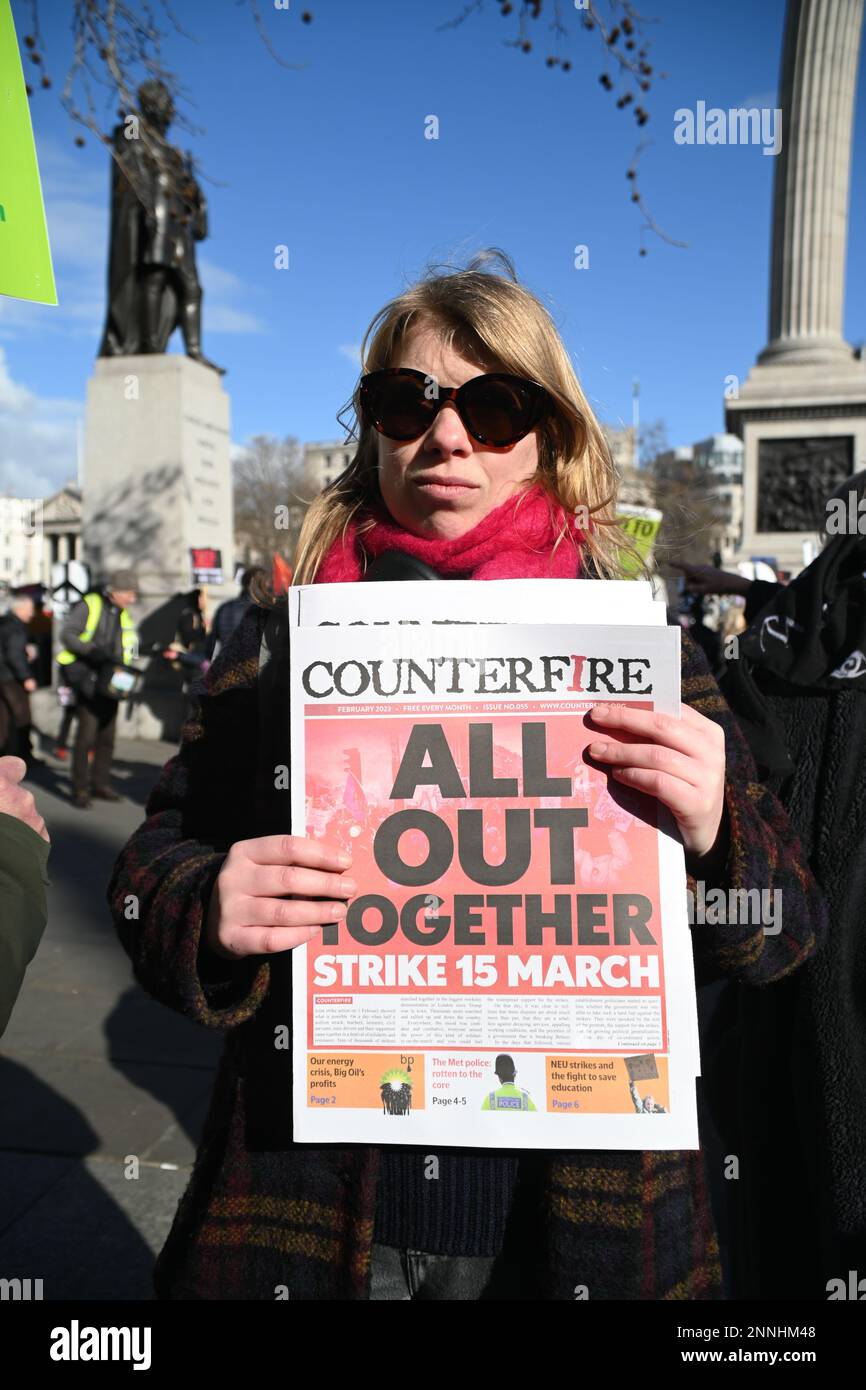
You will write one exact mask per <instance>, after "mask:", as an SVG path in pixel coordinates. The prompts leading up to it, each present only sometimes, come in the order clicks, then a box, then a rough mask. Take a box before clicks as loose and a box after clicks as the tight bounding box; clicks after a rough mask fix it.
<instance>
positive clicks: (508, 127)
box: [0, 0, 866, 495]
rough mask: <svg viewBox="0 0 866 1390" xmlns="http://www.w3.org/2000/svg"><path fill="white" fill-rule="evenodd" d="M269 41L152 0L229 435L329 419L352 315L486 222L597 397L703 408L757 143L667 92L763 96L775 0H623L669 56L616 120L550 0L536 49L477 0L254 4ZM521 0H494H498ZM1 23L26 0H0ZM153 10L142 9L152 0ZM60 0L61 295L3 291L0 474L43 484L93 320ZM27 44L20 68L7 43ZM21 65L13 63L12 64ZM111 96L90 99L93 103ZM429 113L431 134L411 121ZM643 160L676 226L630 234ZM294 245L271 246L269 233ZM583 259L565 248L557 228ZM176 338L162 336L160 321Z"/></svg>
mask: <svg viewBox="0 0 866 1390" xmlns="http://www.w3.org/2000/svg"><path fill="white" fill-rule="evenodd" d="M260 6H261V11H262V14H263V16H264V22H265V25H266V28H267V32H268V34H269V35H270V37H271V38H272V41H273V43H274V46H275V48H276V49H277V51H278V52H279V53H280V54H281V56H282V57H283V58H284V59H285V60H286V61H287V62H289V63H292V64H296V65H298V66H297V67H293V68H286V67H282V66H280V65H278V64H277V63H276V62H275V61H274V59H273V57H271V55H270V54H269V53H268V51H267V50H266V48H265V46H264V44H263V42H262V39H261V38H260V36H259V34H258V32H257V30H256V27H255V24H254V21H253V18H252V14H251V11H250V9H249V7H248V5H247V4H244V3H242V4H240V5H236V4H233V3H229V0H220V3H219V4H214V3H213V0H177V3H176V5H175V6H174V10H175V13H176V14H177V15H178V17H179V19H180V22H181V23H182V24H183V26H184V28H185V30H186V31H187V32H188V34H190V35H192V36H194V39H193V40H191V39H190V38H187V37H183V36H181V35H178V34H176V33H174V32H172V31H171V25H170V23H169V21H168V20H167V19H165V21H164V25H163V27H164V29H165V30H166V40H165V44H164V50H163V55H164V61H165V63H166V66H167V67H169V68H170V69H173V70H175V71H177V72H178V73H179V74H181V77H182V81H183V85H184V88H185V91H186V94H187V96H188V100H187V101H186V102H182V103H181V113H182V115H183V116H184V117H185V118H186V119H187V120H188V121H190V122H191V123H192V124H193V125H195V126H198V127H201V128H202V130H201V131H200V132H198V133H190V132H189V131H186V130H184V129H182V128H180V126H179V125H178V124H175V126H174V127H173V128H172V138H173V139H174V140H175V141H176V143H178V144H180V145H181V146H182V147H183V148H191V149H193V150H194V152H195V155H196V157H197V159H198V161H199V163H200V168H201V177H202V182H203V186H204V188H205V192H206V195H207V198H208V202H209V211H210V230H211V235H210V238H209V239H208V240H207V241H206V242H204V243H201V244H200V246H199V268H200V274H201V278H202V282H203V285H204V291H205V300H204V350H205V352H206V353H207V354H208V356H210V357H212V358H213V359H214V360H215V361H217V362H219V363H220V364H221V365H224V366H226V367H227V368H228V372H227V375H226V377H225V379H224V380H225V386H226V389H227V390H228V391H229V393H230V395H231V411H232V440H233V442H234V444H236V445H242V444H243V443H244V442H245V441H246V440H247V439H248V438H249V437H250V436H251V435H253V434H256V433H270V434H275V435H278V436H284V435H287V434H291V435H295V436H297V437H298V438H299V439H301V440H313V439H323V438H333V437H337V436H338V435H339V428H338V426H337V423H336V420H335V415H336V412H337V410H338V409H340V408H341V407H342V405H343V404H344V402H345V401H346V399H347V397H348V396H349V394H350V392H351V390H352V387H353V384H354V381H355V378H356V375H357V361H356V352H357V346H358V344H359V343H360V340H361V337H362V335H363V332H364V330H365V328H366V327H367V324H368V323H369V321H370V320H371V319H372V317H373V315H374V314H375V312H376V311H377V310H378V309H379V308H380V307H381V305H382V304H383V303H385V302H386V301H387V300H388V299H389V298H390V297H391V296H392V295H393V294H395V293H397V292H398V291H399V290H400V288H401V287H402V286H403V285H405V284H406V283H409V282H411V280H412V279H414V278H415V277H416V276H417V275H418V274H420V273H421V272H422V271H423V269H424V266H425V265H426V263H427V262H428V261H430V260H431V259H432V260H436V261H442V260H452V261H453V260H455V259H456V260H457V261H460V262H462V261H464V260H465V259H466V258H467V257H468V256H469V255H470V254H471V253H473V252H474V251H476V250H478V249H479V248H481V247H484V246H489V245H498V246H501V247H503V248H505V249H506V250H507V251H508V252H509V253H510V254H511V255H512V257H513V258H514V260H515V262H516V266H517V270H518V273H519V274H520V276H521V278H522V279H523V280H524V281H525V283H526V284H528V285H529V287H530V288H531V289H533V290H534V291H535V292H536V293H538V294H539V295H540V296H541V297H542V298H543V300H544V302H545V303H546V304H547V305H548V307H549V308H550V309H551V312H552V313H553V316H554V319H555V321H556V323H557V325H558V327H559V329H560V332H561V333H562V335H563V338H564V341H565V343H566V346H567V348H568V351H569V352H570V353H571V354H572V357H573V360H574V362H575V366H576V368H577V370H578V373H579V375H580V377H581V380H582V382H583V385H584V389H585V390H586V391H587V394H588V396H589V398H590V401H591V402H592V404H593V406H594V408H595V409H596V410H597V412H598V413H599V415H600V416H601V418H602V419H604V420H606V421H608V422H610V423H613V424H616V423H626V424H627V423H630V420H631V390H632V381H633V379H634V378H635V377H637V378H639V380H640V387H641V414H642V418H643V420H644V421H650V420H655V419H661V420H663V421H664V422H665V424H666V426H667V431H668V437H669V439H670V442H671V443H674V444H678V443H686V442H692V441H693V440H695V439H698V438H701V437H703V436H705V435H707V434H709V433H711V432H713V431H716V430H720V429H722V428H723V412H722V400H723V389H724V380H725V377H727V376H728V375H730V374H736V375H738V376H739V377H741V378H742V377H745V375H746V374H747V372H748V370H749V368H750V366H751V365H752V363H753V361H754V358H755V355H756V353H757V352H758V351H759V350H760V348H761V347H762V346H763V345H764V343H765V341H766V329H767V289H768V286H767V275H768V264H769V248H770V210H771V196H772V181H773V171H774V166H775V160H774V159H773V158H771V157H768V156H765V155H763V153H762V151H761V148H760V147H759V146H708V145H703V146H697V145H696V146H681V145H677V144H676V143H675V142H674V139H673V130H674V115H673V113H674V111H675V110H676V109H677V108H678V107H683V106H686V107H692V108H693V107H694V106H695V104H696V103H697V102H698V101H700V100H702V101H705V102H706V103H707V105H708V106H720V107H724V108H729V107H735V106H742V105H759V106H764V105H769V106H773V105H775V92H776V83H777V79H778V69H779V58H780V46H781V36H782V25H783V18H784V0H761V3H760V4H755V3H754V0H729V3H727V4H725V5H723V6H720V5H711V4H708V3H701V4H694V2H693V0H655V3H653V0H647V4H646V6H642V7H641V8H642V9H644V10H645V12H646V13H647V14H651V15H653V16H655V22H653V23H652V24H651V25H650V26H648V31H647V32H648V35H649V37H650V38H651V43H652V48H651V55H650V56H651V61H652V62H653V64H654V66H655V67H656V68H657V69H660V70H662V71H664V72H666V73H667V74H668V76H667V78H666V79H665V80H663V81H661V80H659V81H657V82H656V83H655V85H654V88H653V90H652V92H651V93H650V94H649V97H648V99H647V107H648V109H649V111H650V115H651V119H650V121H649V123H648V124H647V125H646V126H645V127H644V128H643V130H641V131H639V130H638V127H637V125H636V123H635V121H634V118H633V116H631V115H630V114H629V112H628V111H625V112H620V111H617V110H616V108H615V105H614V98H613V97H612V96H611V94H608V93H605V92H604V91H603V90H602V88H601V86H600V85H599V82H598V75H599V73H600V72H601V71H602V70H603V69H604V68H608V69H609V70H612V68H611V65H610V64H609V63H607V62H605V60H604V58H603V55H602V52H601V49H600V46H599V45H598V41H597V39H596V38H595V36H594V35H590V34H587V33H585V32H583V31H582V30H581V29H580V28H579V27H578V25H577V24H576V22H575V21H574V20H573V19H572V16H571V12H570V11H569V8H568V6H567V5H566V4H564V5H563V9H564V12H565V14H566V16H567V20H568V23H569V25H570V28H571V36H570V38H569V40H568V41H567V42H566V43H564V45H563V47H562V50H561V51H562V53H563V55H564V56H568V57H570V59H571V62H572V71H571V72H570V73H567V74H566V73H562V72H560V71H559V70H557V69H553V70H549V69H547V68H546V67H545V66H544V63H543V57H542V52H547V51H548V49H549V46H550V45H549V43H548V42H547V38H546V34H545V27H544V26H545V24H546V23H547V22H548V18H547V17H549V13H550V11H551V5H550V2H549V0H547V2H546V3H545V5H544V7H543V11H542V14H543V16H545V17H543V18H542V20H541V22H540V25H539V24H536V25H533V26H532V27H531V30H530V32H531V34H532V36H533V38H534V39H535V45H536V47H537V48H539V49H540V50H542V52H533V54H531V55H524V54H522V53H519V52H517V51H516V50H515V49H514V48H513V47H509V46H506V44H505V43H504V42H503V40H504V39H505V38H510V37H513V34H514V26H513V24H510V23H509V22H506V21H505V20H503V18H501V16H500V14H499V7H498V5H497V4H496V3H495V0H485V3H484V4H483V6H482V8H481V10H480V12H478V13H477V14H474V15H472V17H471V18H469V19H468V20H467V21H466V22H465V23H464V24H462V25H461V26H460V27H459V28H452V29H445V30H442V29H440V27H439V26H440V25H442V24H443V23H444V22H445V21H447V20H448V19H449V18H453V17H454V16H455V15H457V14H459V13H460V12H461V10H462V9H463V8H464V0H426V3H419V0H415V2H414V3H407V0H364V3H358V0H352V2H351V3H350V0H310V8H311V9H312V11H313V14H314V20H313V23H312V24H309V25H305V24H302V23H301V20H300V12H301V9H302V8H303V6H302V4H301V3H300V2H299V0H291V5H290V9H289V10H288V12H286V11H277V10H275V9H273V7H272V6H269V4H268V0H260ZM517 8H518V6H517V5H515V10H516V9H517ZM12 10H13V15H14V16H15V20H16V25H17V28H18V33H19V38H21V37H23V35H24V33H26V32H27V27H28V24H29V17H30V10H29V7H28V6H26V5H24V4H22V3H20V0H12ZM157 10H158V7H157ZM70 11H71V4H69V3H67V0H51V3H43V4H42V6H41V21H42V25H43V36H44V40H45V47H46V51H47V58H48V70H49V72H50V74H51V75H52V78H53V81H54V87H53V89H52V90H51V91H48V92H44V91H38V92H37V94H36V95H35V96H34V98H33V99H32V101H31V112H32V116H33V124H34V132H35V136H36V144H37V151H38V155H39V161H40V169H41V173H42V179H43V188H44V194H45V202H46V212H47V218H48V228H49V236H50V240H51V245H52V251H53V257H54V269H55V276H56V280H57V289H58V297H59V301H60V304H59V307H57V308H52V307H47V306H41V305H33V304H27V303H24V302H22V301H15V300H9V299H5V300H3V299H0V490H9V491H13V492H16V491H17V492H23V493H26V494H29V495H34V493H37V494H38V493H39V492H48V491H50V490H52V489H53V488H55V487H57V486H60V485H61V484H62V483H63V482H64V481H66V480H67V479H68V478H69V477H70V476H74V468H75V436H76V422H77V421H78V420H79V419H81V418H82V417H83V408H84V400H85V394H86V386H87V379H88V377H89V375H90V374H91V371H92V368H93V361H94V357H95V354H96V351H97V348H98V345H99V341H100V337H101V334H102V328H103V321H104V312H105V265H106V250H107V237H108V202H107V198H108V186H109V168H108V158H107V155H106V154H105V152H104V150H103V149H102V147H101V146H100V145H99V144H98V142H97V141H96V140H95V139H94V138H93V137H92V136H90V135H89V133H88V134H86V136H85V138H86V145H85V148H84V149H76V148H75V146H74V143H73V141H74V138H75V136H76V135H77V134H79V133H82V132H81V131H80V128H79V127H78V126H76V125H74V124H73V123H72V122H71V121H70V119H69V118H68V117H67V115H66V113H65V111H64V110H63V108H62V107H61V105H60V102H59V99H58V93H59V91H60V90H61V89H62V86H63V81H64V78H65V75H66V71H67V68H68V64H69V58H70V54H71V35H70V30H69V14H70ZM28 66H29V65H28ZM30 70H32V69H30ZM114 105H115V104H114V103H106V105H105V106H104V107H103V109H102V112H101V118H102V120H103V122H104V124H106V125H107V124H109V123H110V121H111V113H112V111H113V110H114ZM864 107H866V98H864V94H863V91H862V84H861V90H860V91H858V104H857V114H856V130H855V143H854V180H853V184H852V202H851V217H850V229H849V232H850V235H849V258H848V277H847V305H846V322H845V331H846V335H847V337H848V338H849V340H850V341H852V342H858V341H860V340H861V339H862V338H866V277H864V276H863V273H862V270H863V250H862V248H863V246H864V244H866V237H864V230H866V227H864V224H866V191H864V180H863V178H862V173H861V174H860V176H859V177H858V175H857V171H858V168H859V169H860V170H862V167H863V151H864V124H866V111H864ZM431 114H434V115H436V116H437V117H438V119H439V125H440V135H439V139H438V140H426V139H425V138H424V122H425V118H426V117H427V116H429V115H431ZM642 139H646V140H650V141H651V142H652V143H651V144H650V145H649V146H648V147H647V148H646V149H645V151H644V153H643V154H642V156H641V159H640V166H639V168H640V184H641V189H642V191H643V193H644V196H645V197H646V200H647V202H648V205H649V206H650V208H651V210H652V213H653V215H654V216H655V218H656V219H657V221H658V222H659V223H660V224H661V225H662V226H663V227H664V228H665V230H666V231H668V232H669V233H670V234H671V235H672V236H673V237H675V238H676V239H678V240H681V241H685V242H687V243H688V246H687V249H684V250H681V249H677V248H675V247H672V246H669V245H666V244H665V243H664V242H661V241H659V240H658V239H657V238H655V237H652V236H649V237H647V238H646V242H645V244H646V245H647V247H648V252H649V254H648V255H646V256H645V257H640V256H639V254H638V249H639V245H640V235H639V228H640V222H641V218H640V215H639V213H638V212H637V211H636V210H635V208H633V206H632V205H631V203H630V202H629V196H628V195H629V184H628V182H627V180H626V177H625V171H626V169H627V167H628V165H629V163H630V162H631V158H632V156H633V154H634V151H635V149H636V147H637V145H638V143H639V141H640V140H642ZM280 243H285V244H286V245H287V246H288V247H289V257H290V267H289V269H288V270H287V271H279V270H276V269H275V268H274V264H273V261H274V247H275V246H276V245H278V244H280ZM578 244H585V245H586V246H587V247H588V248H589V268H588V269H583V270H576V269H575V268H574V264H573V262H574V247H575V246H576V245H578ZM170 348H171V350H172V351H179V350H181V348H182V344H181V340H180V336H179V334H175V336H174V338H173V339H172V343H171V345H170Z"/></svg>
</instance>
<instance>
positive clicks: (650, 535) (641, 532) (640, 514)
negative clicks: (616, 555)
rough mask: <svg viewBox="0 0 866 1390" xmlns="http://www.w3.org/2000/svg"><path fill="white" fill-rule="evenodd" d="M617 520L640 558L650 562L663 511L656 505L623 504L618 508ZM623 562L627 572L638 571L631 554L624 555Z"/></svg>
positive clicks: (647, 562)
mask: <svg viewBox="0 0 866 1390" xmlns="http://www.w3.org/2000/svg"><path fill="white" fill-rule="evenodd" d="M617 521H618V522H619V524H620V526H621V527H622V529H623V530H624V531H625V533H626V535H627V536H628V538H629V540H630V541H631V543H632V545H633V546H634V548H635V550H636V551H637V553H638V555H639V556H640V558H641V559H642V560H643V561H644V562H645V563H646V564H649V562H650V559H651V557H652V552H653V546H654V545H655V542H656V536H657V535H658V533H659V527H660V526H661V524H662V513H661V512H660V511H658V509H657V508H656V507H629V506H621V507H618V508H617ZM622 563H623V567H624V568H625V570H626V573H627V574H628V573H629V572H631V573H634V574H636V573H637V564H636V562H635V561H634V560H632V558H631V556H630V555H627V554H626V555H623V556H622Z"/></svg>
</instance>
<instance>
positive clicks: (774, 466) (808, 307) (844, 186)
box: [725, 0, 866, 573]
mask: <svg viewBox="0 0 866 1390" xmlns="http://www.w3.org/2000/svg"><path fill="white" fill-rule="evenodd" d="M863 7H864V0H788V9H787V14H786V19H785V36H784V43H783V47H782V67H781V74H780V79H779V100H778V105H779V106H780V107H781V109H782V113H783V115H782V147H781V150H780V152H779V154H778V155H777V156H776V158H777V160H778V163H777V165H776V171H775V181H774V196H773V240H772V255H771V283H770V301H769V307H770V313H769V333H770V340H769V342H768V344H767V346H766V347H765V348H764V350H763V352H761V353H760V354H759V356H758V360H757V362H756V364H755V366H754V367H753V368H752V370H751V372H750V373H749V375H748V378H747V379H746V381H745V382H743V383H742V385H741V386H740V387H739V389H738V390H737V391H736V392H734V393H733V395H732V396H729V397H728V399H726V400H725V417H726V424H727V428H728V429H729V430H730V431H731V433H733V434H738V435H739V436H740V437H741V439H742V440H743V539H742V545H741V549H740V553H739V556H738V558H740V559H746V560H750V559H755V558H759V557H760V558H766V559H769V560H771V561H772V562H774V563H775V564H776V566H777V568H780V569H786V570H790V571H792V572H793V573H799V571H800V570H801V569H802V568H803V565H804V563H806V554H807V550H808V547H809V546H812V547H814V545H815V543H818V544H820V543H821V542H823V540H824V538H825V535H826V531H825V522H826V508H825V501H826V498H827V496H828V495H829V494H830V493H831V492H832V491H833V490H834V488H836V487H837V486H839V485H840V484H842V483H844V480H845V478H846V477H848V476H849V475H850V474H851V473H854V472H857V471H858V470H859V469H861V468H864V467H866V363H864V362H863V361H861V360H860V359H859V358H857V357H856V356H855V355H854V350H853V348H852V347H851V346H850V344H848V343H846V342H845V339H844V337H843V336H842V329H843V315H844V290H845V251H846V241H847V230H848V191H849V182H850V172H851V137H852V123H853V115H854V96H855V91H856V85H857V64H858V59H859V53H860V40H861V31H862V27H863ZM804 547H805V549H804Z"/></svg>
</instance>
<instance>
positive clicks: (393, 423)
mask: <svg viewBox="0 0 866 1390" xmlns="http://www.w3.org/2000/svg"><path fill="white" fill-rule="evenodd" d="M370 409H371V412H372V415H373V418H374V420H375V421H376V423H377V425H378V427H379V429H381V430H382V432H383V434H386V435H388V437H389V438H390V439H417V438H418V436H419V434H423V433H424V431H425V430H426V429H427V428H428V427H429V424H430V421H431V419H432V418H433V410H432V404H431V402H430V401H428V400H426V399H425V396H424V383H423V382H422V381H419V379H418V378H417V377H411V376H398V375H394V376H388V377H383V378H381V379H380V380H379V381H377V382H375V383H373V384H372V387H371V390H370Z"/></svg>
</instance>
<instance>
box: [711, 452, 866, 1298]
mask: <svg viewBox="0 0 866 1390" xmlns="http://www.w3.org/2000/svg"><path fill="white" fill-rule="evenodd" d="M864 483H866V473H864V474H861V475H859V478H857V479H851V480H849V485H850V486H852V487H854V488H855V489H856V490H857V492H858V494H859V496H860V497H861V498H862V497H863V495H864V492H866V488H864ZM722 684H723V689H724V692H725V695H726V696H727V698H728V700H729V701H730V703H731V705H732V707H733V709H734V711H735V713H736V714H737V716H738V718H739V720H740V722H741V725H742V727H743V729H744V731H745V732H746V734H747V736H748V739H749V743H750V746H751V749H752V753H753V756H754V758H755V761H756V763H757V766H758V773H759V776H760V777H761V780H762V781H764V782H765V783H766V784H767V785H768V786H770V787H772V788H773V789H774V790H775V791H776V793H777V795H778V797H779V799H780V801H781V802H782V804H783V805H784V807H785V809H786V811H787V812H788V815H789V816H790V818H791V822H792V824H793V826H794V829H795V830H796V832H797V835H798V837H799V838H800V840H801V843H802V845H803V849H804V852H805V853H806V854H807V855H808V860H809V864H810V867H811V869H812V871H813V873H814V875H815V878H816V879H817V881H818V883H819V885H820V886H821V888H822V889H823V891H824V893H825V895H826V898H827V902H828V906H829V931H828V936H827V940H826V942H825V944H824V947H823V949H822V950H821V951H820V952H818V953H817V954H816V955H815V956H814V957H813V958H812V959H811V960H809V961H808V962H807V964H806V966H805V967H804V968H803V970H801V971H797V972H796V973H795V974H794V975H792V976H791V977H790V978H789V979H787V980H785V981H783V982H782V983H781V984H780V985H779V987H778V988H774V989H772V990H767V991H766V992H765V991H757V992H756V991H747V990H739V989H734V990H729V991H728V995H727V998H725V999H723V1001H722V1003H721V1005H720V1009H719V1015H718V1018H717V1020H716V1024H715V1036H716V1039H717V1042H716V1048H717V1053H716V1058H715V1062H714V1063H713V1064H711V1065H710V1066H705V1085H706V1086H707V1088H708V1091H709V1093H710V1096H711V1099H712V1101H713V1102H714V1105H715V1107H716V1110H717V1112H718V1117H719V1118H718V1124H719V1127H720V1129H721V1130H722V1133H723V1137H724V1144H725V1147H726V1148H727V1149H728V1151H729V1152H732V1153H736V1154H738V1155H739V1156H740V1163H741V1171H740V1178H739V1180H738V1181H737V1182H735V1183H730V1184H729V1185H728V1186H729V1189H730V1192H729V1204H728V1209H729V1214H730V1218H731V1221H732V1233H731V1239H732V1247H733V1250H734V1256H735V1258H734V1271H733V1273H734V1279H735V1286H736V1289H737V1291H738V1293H739V1296H741V1297H755V1298H806V1299H826V1297H827V1286H828V1282H829V1281H830V1280H831V1279H834V1278H840V1277H841V1278H847V1272H848V1270H850V1269H859V1270H860V1271H861V1272H863V1271H866V535H861V534H858V533H854V534H850V535H841V536H835V537H833V538H831V539H829V540H828V541H827V542H826V544H825V545H824V548H823V550H822V551H821V553H820V554H819V555H818V557H817V558H816V559H815V560H813V561H812V563H811V564H810V565H809V566H808V567H807V568H806V569H805V570H804V571H803V572H802V573H801V574H800V575H799V576H798V577H797V578H796V579H794V580H793V581H792V582H791V583H790V584H789V585H787V586H779V587H777V588H776V589H775V590H773V589H772V588H771V589H770V598H769V602H768V603H765V605H764V606H763V608H761V609H760V610H759V612H758V613H757V614H756V615H755V617H754V620H753V622H752V624H751V626H750V627H749V628H748V630H747V632H746V633H745V634H743V635H742V636H741V637H740V642H739V656H738V659H736V660H730V661H729V662H728V669H727V672H726V675H725V677H724V679H723V683H722ZM784 910H785V906H784V904H783V911H784ZM732 1075H735V1076H736V1085H735V1086H733V1087H732V1086H731V1076H732ZM714 1077H715V1080H714ZM804 1190H805V1191H807V1192H808V1194H809V1197H808V1219H807V1220H804V1219H794V1218H793V1213H794V1212H795V1210H796V1206H797V1204H800V1203H802V1194H803V1192H804Z"/></svg>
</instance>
